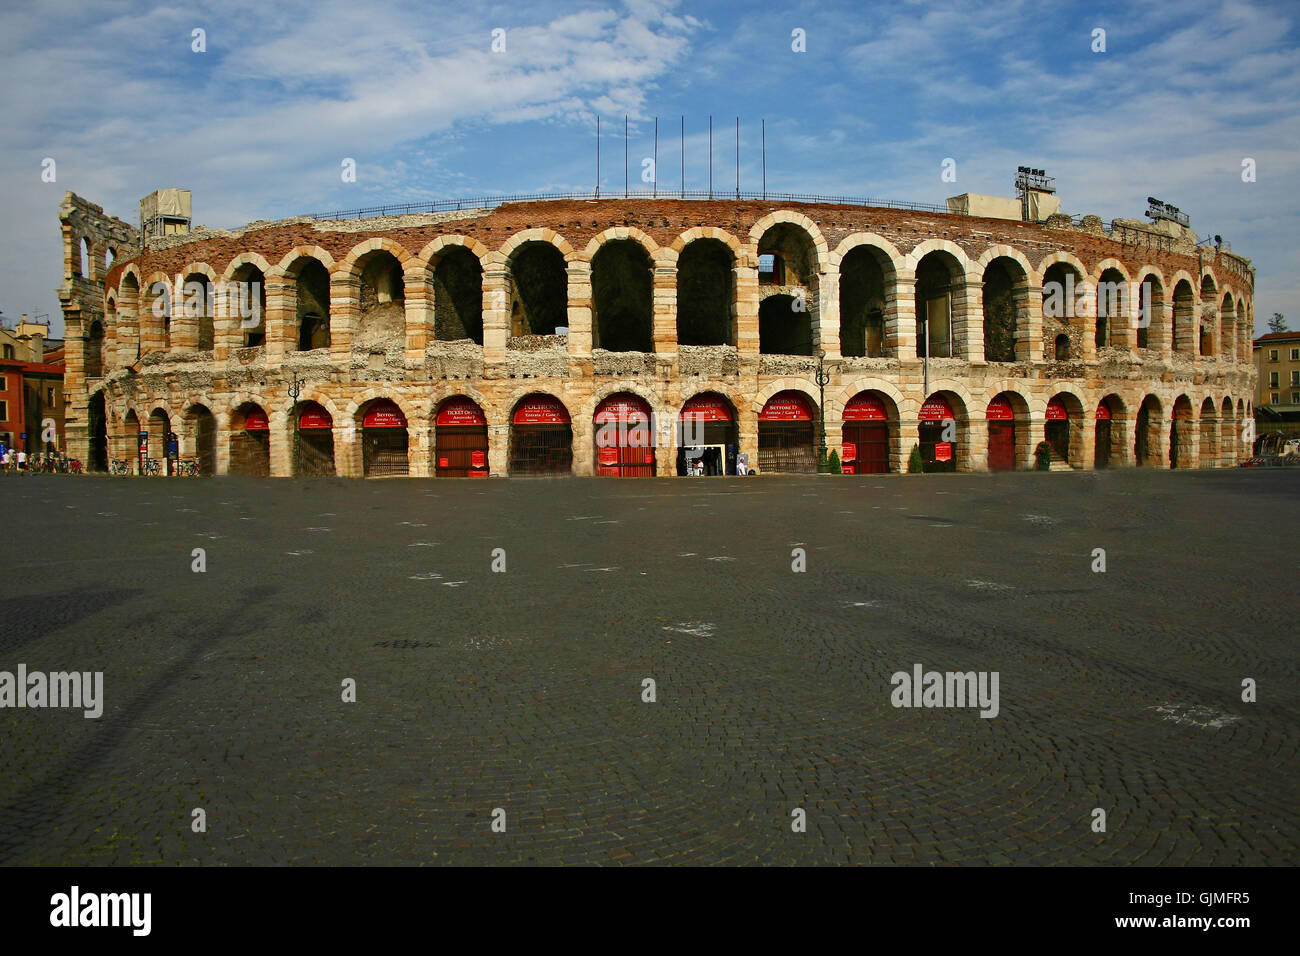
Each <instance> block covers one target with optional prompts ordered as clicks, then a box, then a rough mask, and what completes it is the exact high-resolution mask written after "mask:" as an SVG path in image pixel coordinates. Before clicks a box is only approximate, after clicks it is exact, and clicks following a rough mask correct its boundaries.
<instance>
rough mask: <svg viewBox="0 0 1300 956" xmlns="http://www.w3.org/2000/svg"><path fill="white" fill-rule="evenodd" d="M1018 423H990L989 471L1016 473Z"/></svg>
mask: <svg viewBox="0 0 1300 956" xmlns="http://www.w3.org/2000/svg"><path fill="white" fill-rule="evenodd" d="M1015 467H1016V423H1015V422H989V471H1014V470H1015Z"/></svg>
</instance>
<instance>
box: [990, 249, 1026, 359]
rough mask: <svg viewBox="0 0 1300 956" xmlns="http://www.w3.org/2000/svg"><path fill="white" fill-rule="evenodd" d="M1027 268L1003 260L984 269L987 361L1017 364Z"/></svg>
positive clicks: (1011, 260)
mask: <svg viewBox="0 0 1300 956" xmlns="http://www.w3.org/2000/svg"><path fill="white" fill-rule="evenodd" d="M1027 281H1028V280H1027V276H1026V275H1025V270H1024V268H1023V267H1022V266H1021V265H1020V263H1018V262H1016V260H1015V259H1012V258H1010V257H1009V256H999V257H998V258H996V259H994V260H993V261H992V262H990V263H989V264H988V266H987V267H986V268H985V269H984V360H985V361H987V362H1014V361H1015V360H1016V338H1017V336H1018V334H1019V326H1020V303H1021V301H1022V298H1023V296H1024V293H1025V290H1026V283H1027Z"/></svg>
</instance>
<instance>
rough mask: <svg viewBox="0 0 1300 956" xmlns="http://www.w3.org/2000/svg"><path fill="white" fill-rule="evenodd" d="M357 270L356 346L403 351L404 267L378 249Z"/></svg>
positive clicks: (404, 323)
mask: <svg viewBox="0 0 1300 956" xmlns="http://www.w3.org/2000/svg"><path fill="white" fill-rule="evenodd" d="M357 268H358V269H359V270H360V273H361V276H360V280H359V284H360V296H361V298H360V313H359V315H358V318H357V327H356V332H355V333H354V335H353V343H354V344H356V345H358V346H361V347H363V348H365V347H376V346H385V347H389V348H402V347H404V346H405V344H406V288H405V286H404V284H403V282H402V264H401V263H400V262H398V261H397V257H396V256H394V255H393V254H392V253H391V252H388V251H386V250H384V249H375V250H374V251H372V252H368V253H366V254H365V255H363V256H362V257H361V258H360V259H358V260H357ZM435 308H436V302H435ZM403 474H405V472H403Z"/></svg>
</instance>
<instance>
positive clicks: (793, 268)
mask: <svg viewBox="0 0 1300 956" xmlns="http://www.w3.org/2000/svg"><path fill="white" fill-rule="evenodd" d="M758 260H759V262H758V281H759V284H760V285H778V286H801V287H803V288H804V289H806V290H807V291H808V292H809V293H810V294H809V296H808V298H810V299H811V298H812V295H811V293H812V291H813V290H814V288H815V286H816V283H817V247H816V245H815V244H814V243H813V239H812V236H810V235H809V234H808V232H807V231H806V230H805V229H803V228H802V227H801V226H798V225H796V224H794V223H791V222H778V223H776V224H774V225H772V226H770V227H768V230H767V231H766V232H765V233H763V235H762V238H760V239H759V240H758Z"/></svg>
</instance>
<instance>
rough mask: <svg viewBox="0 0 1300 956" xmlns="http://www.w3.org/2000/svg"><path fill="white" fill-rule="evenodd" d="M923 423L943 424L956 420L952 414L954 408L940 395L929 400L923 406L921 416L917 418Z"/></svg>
mask: <svg viewBox="0 0 1300 956" xmlns="http://www.w3.org/2000/svg"><path fill="white" fill-rule="evenodd" d="M917 417H918V418H919V419H920V420H921V421H923V422H941V421H944V420H945V419H949V418H951V419H954V420H955V419H956V417H957V416H956V415H954V414H953V413H952V406H951V405H949V404H948V400H947V399H946V398H943V397H942V396H940V395H935V396H933V397H932V398H928V399H926V401H925V404H924V405H922V406H921V414H920V415H919V416H917Z"/></svg>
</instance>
